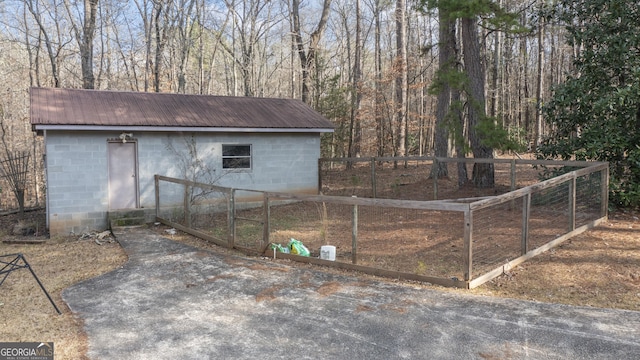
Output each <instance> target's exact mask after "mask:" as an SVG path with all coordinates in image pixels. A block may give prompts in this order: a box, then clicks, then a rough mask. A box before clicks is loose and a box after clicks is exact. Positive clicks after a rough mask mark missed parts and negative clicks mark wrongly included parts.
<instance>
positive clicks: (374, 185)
mask: <svg viewBox="0 0 640 360" xmlns="http://www.w3.org/2000/svg"><path fill="white" fill-rule="evenodd" d="M371 190H372V192H373V198H374V199H375V198H376V197H377V196H376V194H377V193H378V191H377V183H376V158H375V157H372V158H371Z"/></svg>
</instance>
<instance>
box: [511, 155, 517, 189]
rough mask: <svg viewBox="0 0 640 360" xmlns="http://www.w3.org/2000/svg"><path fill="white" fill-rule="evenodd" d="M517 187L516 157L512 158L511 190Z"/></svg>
mask: <svg viewBox="0 0 640 360" xmlns="http://www.w3.org/2000/svg"><path fill="white" fill-rule="evenodd" d="M515 189H516V159H511V191H514V190H515Z"/></svg>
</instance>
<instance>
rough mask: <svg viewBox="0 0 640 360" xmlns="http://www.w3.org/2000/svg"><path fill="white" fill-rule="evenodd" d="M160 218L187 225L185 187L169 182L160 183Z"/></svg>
mask: <svg viewBox="0 0 640 360" xmlns="http://www.w3.org/2000/svg"><path fill="white" fill-rule="evenodd" d="M158 189H159V195H160V199H159V202H158V203H159V209H158V211H159V212H158V214H156V215H157V216H158V217H161V218H163V219H166V220H169V221H171V222H175V223H178V224H181V225H185V226H186V224H187V222H186V219H185V211H184V198H185V191H186V190H185V185H183V184H178V183H174V182H169V181H159V182H158Z"/></svg>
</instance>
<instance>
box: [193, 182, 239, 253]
mask: <svg viewBox="0 0 640 360" xmlns="http://www.w3.org/2000/svg"><path fill="white" fill-rule="evenodd" d="M188 191H189V192H188V199H187V200H188V213H189V218H188V219H187V220H188V223H187V224H186V225H187V226H189V227H191V228H192V229H194V230H198V231H201V232H203V233H205V234H207V235H209V236H211V237H213V238H215V239H217V240H221V241H227V240H228V239H229V236H230V234H229V225H228V222H229V220H228V214H229V212H228V207H227V206H228V202H229V194H228V193H225V192H221V191H216V190H211V189H204V188H201V187H195V186H193V187H192V186H189V187H188ZM183 225H184V224H183Z"/></svg>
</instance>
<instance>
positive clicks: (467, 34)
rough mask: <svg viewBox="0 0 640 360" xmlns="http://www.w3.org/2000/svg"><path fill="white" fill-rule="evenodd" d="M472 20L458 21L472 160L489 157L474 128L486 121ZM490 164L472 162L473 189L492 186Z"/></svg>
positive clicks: (480, 63) (481, 67)
mask: <svg viewBox="0 0 640 360" xmlns="http://www.w3.org/2000/svg"><path fill="white" fill-rule="evenodd" d="M476 21H477V20H476V19H475V18H468V17H467V18H462V44H463V47H464V49H463V54H464V66H465V71H466V74H467V76H468V78H469V89H468V100H469V106H468V108H469V113H468V124H469V126H468V131H469V143H470V145H471V150H472V151H473V157H474V158H476V159H479V158H489V159H490V158H493V149H492V148H490V147H488V146H486V145H484V144H482V139H481V138H480V135H479V134H478V131H477V127H478V125H479V124H480V121H482V120H484V119H485V118H486V112H485V106H486V105H485V95H484V89H485V70H484V63H483V61H482V57H481V54H480V43H479V40H478V29H477V24H476ZM494 175H495V174H494V167H493V164H486V163H475V164H474V165H473V175H472V181H473V184H474V185H475V186H476V187H479V188H490V187H493V186H494V184H495V176H494Z"/></svg>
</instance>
